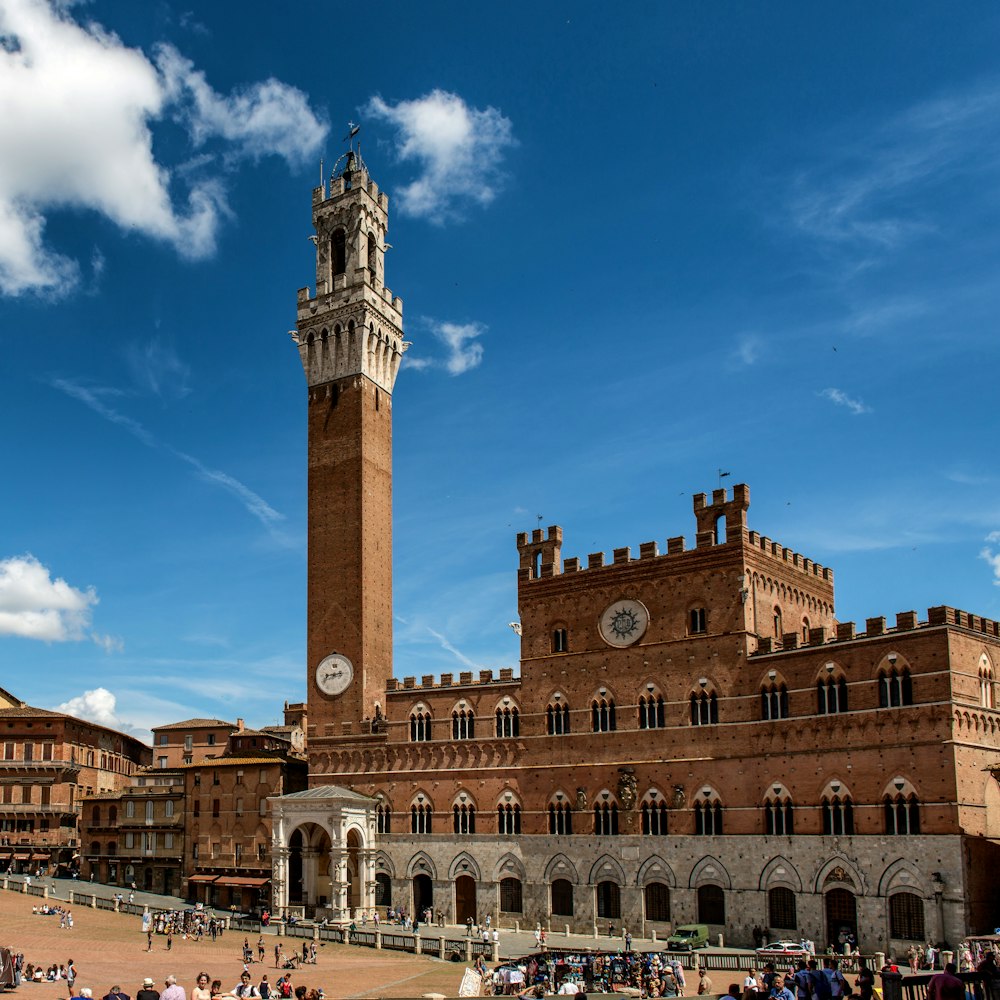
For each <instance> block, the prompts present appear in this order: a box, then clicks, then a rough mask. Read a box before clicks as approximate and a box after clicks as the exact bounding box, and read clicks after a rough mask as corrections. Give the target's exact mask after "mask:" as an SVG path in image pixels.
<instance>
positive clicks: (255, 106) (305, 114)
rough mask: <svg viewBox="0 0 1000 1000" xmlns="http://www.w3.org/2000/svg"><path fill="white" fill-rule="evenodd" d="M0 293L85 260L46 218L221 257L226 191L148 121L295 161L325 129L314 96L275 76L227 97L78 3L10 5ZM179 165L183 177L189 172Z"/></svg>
mask: <svg viewBox="0 0 1000 1000" xmlns="http://www.w3.org/2000/svg"><path fill="white" fill-rule="evenodd" d="M0 39H2V41H3V44H2V45H0V149H3V158H2V160H0V293H3V294H6V295H18V294H21V293H24V292H26V291H43V290H50V291H54V292H65V291H66V290H68V289H69V288H71V287H73V285H75V283H76V282H77V281H78V280H79V274H80V270H79V265H78V264H77V262H76V261H74V260H70V259H69V258H67V257H66V256H64V255H63V254H60V253H59V252H58V250H55V249H53V248H51V247H49V246H47V245H46V244H45V242H44V230H45V222H46V215H47V213H49V212H51V211H54V210H59V209H65V208H83V209H90V210H92V211H95V212H97V213H99V214H101V215H103V216H105V217H106V218H108V219H110V220H111V221H112V222H114V223H116V224H117V225H118V226H119V227H121V228H122V229H127V230H137V231H139V232H141V233H144V234H145V235H147V236H150V237H153V238H155V239H160V240H163V241H165V242H167V243H169V244H171V245H173V246H174V247H175V249H176V250H177V251H178V252H179V253H181V254H182V255H184V256H186V257H191V258H198V257H203V256H205V255H206V254H210V253H211V252H212V251H213V249H214V246H215V235H216V231H217V229H218V226H219V222H220V220H221V218H223V217H224V216H225V215H226V214H227V213H228V209H227V207H226V200H225V190H224V187H223V185H222V183H221V181H220V180H219V178H218V177H217V176H210V175H208V174H207V173H206V172H205V171H204V170H202V171H201V172H200V173H197V174H195V173H189V174H187V175H185V176H184V180H185V182H186V186H187V193H186V196H185V197H184V199H183V204H181V205H178V204H175V201H174V199H173V198H172V196H171V194H170V186H171V183H172V180H174V178H173V177H172V172H171V169H170V168H169V167H168V166H166V165H165V164H163V163H160V162H158V161H157V159H156V157H155V156H154V154H153V148H152V147H153V141H152V134H151V132H150V125H151V124H152V123H154V122H157V121H159V120H161V119H162V118H164V116H165V115H166V114H167V113H169V112H173V113H174V114H175V115H176V116H178V117H180V118H181V119H182V120H183V122H184V123H185V124H186V125H187V127H188V129H189V131H190V134H191V137H192V142H193V143H194V144H196V145H204V144H205V143H206V142H208V140H210V139H212V138H215V139H217V140H218V141H219V145H220V146H221V150H220V151H221V152H222V153H223V154H226V155H227V156H228V158H229V159H232V157H233V156H234V155H235V156H248V157H251V158H255V159H256V158H258V157H260V156H262V155H264V154H267V153H274V154H277V155H279V156H283V157H285V158H286V159H288V160H289V162H293V163H297V162H300V161H301V159H302V158H303V157H304V156H306V154H307V152H309V151H315V150H318V148H319V145H320V143H321V142H322V139H323V137H324V136H325V132H326V127H325V125H323V124H322V123H321V122H320V121H319V120H318V119H317V117H316V116H315V115H314V114H313V113H312V112H311V111H310V110H309V108H308V105H307V103H306V100H305V98H304V96H303V95H302V94H301V93H300V92H299V91H297V90H295V89H294V88H291V87H287V86H286V85H284V84H281V83H279V82H278V81H275V80H267V81H265V82H264V83H260V84H254V85H252V86H250V87H248V88H246V89H245V90H244V91H241V92H239V93H236V94H234V95H231V96H228V97H224V96H220V95H218V94H216V93H215V92H214V91H212V90H211V88H210V87H209V86H208V84H207V83H206V82H205V79H204V76H203V74H201V73H200V72H198V71H197V70H195V69H194V68H193V66H192V64H191V63H190V62H188V61H187V60H185V59H184V58H183V57H182V56H180V55H179V54H178V53H176V51H175V50H173V49H170V48H169V47H165V46H164V47H161V48H159V49H158V50H157V59H158V62H159V63H160V64H161V65H160V66H159V68H158V66H157V65H154V64H153V62H151V61H150V60H149V59H148V58H147V57H146V55H145V54H144V53H143V52H141V51H140V50H138V49H132V48H128V47H126V46H125V45H124V44H123V43H122V41H121V40H120V39H119V38H117V37H116V36H115V35H113V34H111V33H110V32H108V31H106V30H105V29H103V28H102V27H101V26H100V25H97V24H95V23H93V22H88V23H87V24H86V25H85V26H84V25H81V24H78V23H77V22H76V21H75V20H74V19H73V16H72V10H70V9H69V8H68V6H67V5H66V4H61V5H59V4H51V3H49V2H47V0H0ZM176 173H178V174H180V171H177V172H176Z"/></svg>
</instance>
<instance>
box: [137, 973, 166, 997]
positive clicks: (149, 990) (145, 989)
mask: <svg viewBox="0 0 1000 1000" xmlns="http://www.w3.org/2000/svg"><path fill="white" fill-rule="evenodd" d="M135 1000H160V992H159V990H156V989H153V980H152V978H151V977H150V976H146V978H145V979H144V980H143V981H142V989H141V990H139V992H138V993H136V995H135Z"/></svg>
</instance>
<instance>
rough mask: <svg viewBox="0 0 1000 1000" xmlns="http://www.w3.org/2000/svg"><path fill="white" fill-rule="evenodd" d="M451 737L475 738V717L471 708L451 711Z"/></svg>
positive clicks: (455, 738)
mask: <svg viewBox="0 0 1000 1000" xmlns="http://www.w3.org/2000/svg"><path fill="white" fill-rule="evenodd" d="M451 738H452V739H453V740H474V739H475V738H476V717H475V715H474V713H473V711H472V709H471V708H469V709H465V708H460V709H455V711H454V712H452V713H451Z"/></svg>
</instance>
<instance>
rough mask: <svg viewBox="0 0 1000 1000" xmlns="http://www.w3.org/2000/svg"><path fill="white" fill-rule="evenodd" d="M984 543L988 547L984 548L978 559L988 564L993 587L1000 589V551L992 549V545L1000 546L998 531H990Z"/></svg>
mask: <svg viewBox="0 0 1000 1000" xmlns="http://www.w3.org/2000/svg"><path fill="white" fill-rule="evenodd" d="M986 541H987V542H989V543H990V545H988V546H986V547H985V548H984V549H983V550H982V551H981V552H980V553H979V558H980V559H985V560H986V562H987V563H988V564H989V567H990V569H991V570H992V571H993V576H994V580H993V583H994V585H995V586H997V587H1000V551H997V550H996V549H994V548H993V546H994V545H998V544H1000V531H991V532H990V533H989V534H988V535H987V536H986Z"/></svg>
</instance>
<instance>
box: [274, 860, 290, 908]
mask: <svg viewBox="0 0 1000 1000" xmlns="http://www.w3.org/2000/svg"><path fill="white" fill-rule="evenodd" d="M288 854H289V851H288V848H287V847H284V846H277V845H274V844H272V846H271V912H272V913H273V914H274V916H275V917H276V918H278V920H285V919H286V918H287V917H288Z"/></svg>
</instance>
